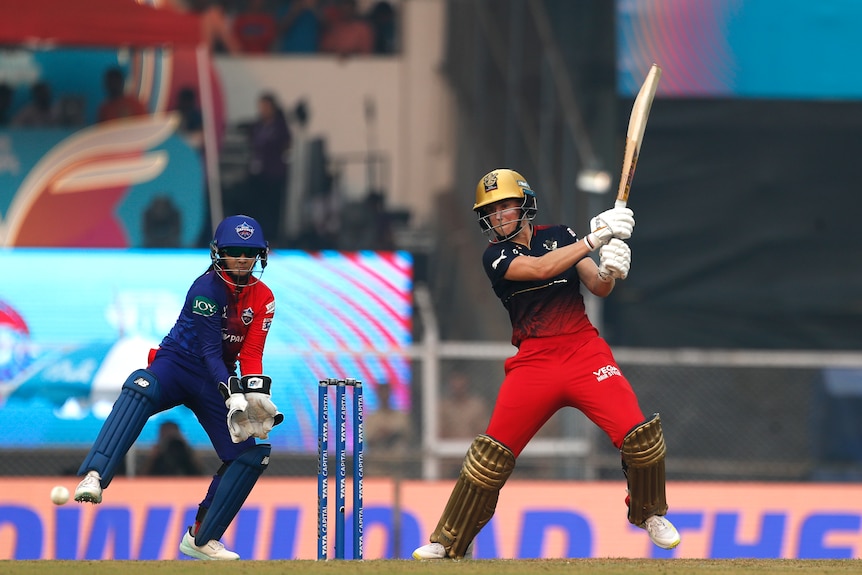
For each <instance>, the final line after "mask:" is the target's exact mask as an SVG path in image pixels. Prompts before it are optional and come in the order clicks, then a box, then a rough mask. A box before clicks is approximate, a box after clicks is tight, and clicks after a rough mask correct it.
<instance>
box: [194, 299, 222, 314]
mask: <svg viewBox="0 0 862 575" xmlns="http://www.w3.org/2000/svg"><path fill="white" fill-rule="evenodd" d="M192 313H193V314H195V315H202V316H204V317H212V316H214V315H215V314H216V313H218V305H216V302H214V301H213V300H211V299H210V298H208V297H204V296H202V295H199V296H196V297H195V299H194V301H193V302H192Z"/></svg>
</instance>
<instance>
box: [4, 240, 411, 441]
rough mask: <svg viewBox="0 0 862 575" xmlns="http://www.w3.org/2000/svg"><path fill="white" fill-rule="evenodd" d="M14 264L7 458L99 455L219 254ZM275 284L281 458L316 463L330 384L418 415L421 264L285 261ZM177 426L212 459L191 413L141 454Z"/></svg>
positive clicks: (122, 255)
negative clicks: (117, 407)
mask: <svg viewBox="0 0 862 575" xmlns="http://www.w3.org/2000/svg"><path fill="white" fill-rule="evenodd" d="M0 265H2V266H3V269H5V270H6V280H5V281H4V282H3V283H4V285H3V286H2V287H0V402H2V409H0V448H21V447H68V446H76V447H89V445H90V444H91V443H92V442H93V441H94V440H95V438H96V436H97V434H98V431H99V429H100V427H101V425H102V422H103V421H104V419H105V418H106V417H107V415H108V413H109V412H110V409H111V406H112V404H113V401H114V400H115V399H116V397H117V395H118V394H119V391H120V387H121V385H122V384H123V381H125V379H126V377H127V376H128V375H129V374H130V373H131V372H132V371H134V370H135V369H138V368H143V367H146V362H147V354H148V352H149V350H150V349H151V348H152V347H156V346H158V344H159V342H160V341H161V339H162V338H163V337H164V335H165V334H166V333H167V332H168V331H169V330H170V328H171V326H173V323H174V321H175V320H176V318H177V316H178V314H179V312H180V309H181V306H182V305H183V302H184V299H185V295H186V292H187V290H188V288H189V286H190V285H191V283H192V282H193V281H194V279H195V278H196V277H197V276H198V275H200V274H201V273H203V272H204V271H205V270H206V268H207V266H208V265H209V252H208V251H204V250H120V249H117V250H111V249H104V250H74V249H20V248H19V249H9V250H5V251H0ZM262 279H263V281H265V282H266V284H267V285H268V286H269V287H270V288H271V289H272V291H273V293H274V294H275V298H276V314H275V319H274V321H273V325H272V327H271V328H270V333H269V336H268V339H267V344H266V351H265V354H264V371H265V372H266V373H267V374H268V375H270V376H271V377H272V378H273V401H274V402H275V403H276V405H277V406H278V407H279V410H280V411H282V412H283V413H284V414H285V421H284V423H283V424H282V425H280V426H279V427H277V428H276V429H275V430H274V431H273V432H272V433H271V434H270V440H269V441H270V442H271V443H272V444H273V447H274V448H277V449H281V450H283V451H294V452H313V451H316V449H317V431H316V421H317V403H316V402H317V382H318V380H320V379H325V378H330V377H334V378H347V377H350V378H356V379H360V380H362V381H363V383H364V384H365V387H366V390H367V391H366V403H367V407H368V409H370V410H373V409H375V408H376V396H375V393H374V389H375V386H376V385H377V384H379V383H388V384H389V385H390V387H391V389H392V391H393V394H392V399H391V401H392V402H393V403H394V407H396V408H397V409H410V398H411V394H410V363H409V360H408V354H407V348H408V347H409V345H410V344H411V326H412V320H411V313H412V300H411V292H412V260H411V257H410V254H409V253H405V252H385V253H377V252H351V253H340V252H320V253H314V254H309V253H306V252H299V251H281V252H274V253H272V254H270V257H269V265H268V266H267V267H266V270H265V272H264V274H263V278H262ZM166 420H171V421H174V422H176V423H178V424H179V425H180V428H181V430H182V431H183V433H184V434H185V435H186V437H187V438H188V439H189V440H190V442H191V443H192V444H193V445H194V446H195V447H202V448H204V447H207V446H209V440H208V438H207V437H206V434H205V433H204V432H203V430H202V429H201V428H200V426H199V425H198V423H197V420H196V419H195V417H194V415H193V414H192V413H191V412H190V411H189V410H188V409H186V408H185V407H182V406H180V407H178V408H175V409H172V410H169V411H167V412H164V413H161V414H158V415H156V416H154V417H153V418H151V419H150V421H149V422H148V423H147V425H146V427H145V428H144V431H143V433H142V434H141V436H140V438H139V441H140V442H141V443H142V444H151V443H153V442H155V440H156V437H157V433H158V427H159V425H160V424H161V422H163V421H166Z"/></svg>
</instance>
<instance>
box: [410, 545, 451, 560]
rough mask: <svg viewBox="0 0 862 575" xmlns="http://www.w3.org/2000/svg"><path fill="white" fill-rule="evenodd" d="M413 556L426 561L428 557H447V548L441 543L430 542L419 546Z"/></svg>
mask: <svg viewBox="0 0 862 575" xmlns="http://www.w3.org/2000/svg"><path fill="white" fill-rule="evenodd" d="M413 558H414V559H416V560H417V561H425V560H427V559H447V558H448V555H446V548H445V547H443V545H441V544H440V543H429V544H428V545H423V546H422V547H417V548H416V551H414V552H413Z"/></svg>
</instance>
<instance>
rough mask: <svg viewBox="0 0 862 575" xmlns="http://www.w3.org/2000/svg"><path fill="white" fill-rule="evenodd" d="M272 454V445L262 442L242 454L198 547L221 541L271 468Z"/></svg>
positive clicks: (216, 499)
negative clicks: (270, 459) (262, 476)
mask: <svg viewBox="0 0 862 575" xmlns="http://www.w3.org/2000/svg"><path fill="white" fill-rule="evenodd" d="M271 451H272V448H271V446H270V445H269V444H268V443H260V444H258V445H255V446H254V447H251V448H249V449H247V450H245V451H243V452H242V454H240V456H239V457H237V458H236V459H235V460H234V461H233V462H232V463H231V464H230V465H228V466H227V469H226V470H225V472H224V475H222V478H221V481H220V482H219V485H218V488H216V492H215V495H214V496H213V502H212V505H210V508H209V510H208V511H207V514H206V516H205V517H204V520H203V521H202V522H201V526H200V528H199V529H198V532H197V533H196V534H195V545H197V546H198V547H201V546H203V545H206V544H207V542H208V541H211V540H213V539H216V540H218V539H221V536H222V535H224V532H225V531H226V530H227V527H228V525H230V522H231V521H233V518H234V517H235V516H236V514H237V513H239V510H240V509H241V508H242V504H243V503H245V500H246V498H248V494H249V493H251V489H252V487H254V484H255V483H257V480H258V478H259V477H260V475H261V474H262V473H263V472H264V470H265V469H266V467H267V466H268V465H269V454H270V452H271Z"/></svg>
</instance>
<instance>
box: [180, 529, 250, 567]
mask: <svg viewBox="0 0 862 575" xmlns="http://www.w3.org/2000/svg"><path fill="white" fill-rule="evenodd" d="M180 551H182V552H183V553H184V554H185V555H188V556H189V557H194V558H195V559H204V560H214V561H231V560H235V559H239V555H238V554H236V553H234V552H233V551H228V550H227V549H225V547H224V544H222V542H221V541H217V540H215V539H210V540H209V541H207V543H206V544H204V545H201V546H200V547H198V546H197V545H195V538H194V535H192V532H191V530H190V529H186V534H185V535H183V540H182V541H181V542H180Z"/></svg>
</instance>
